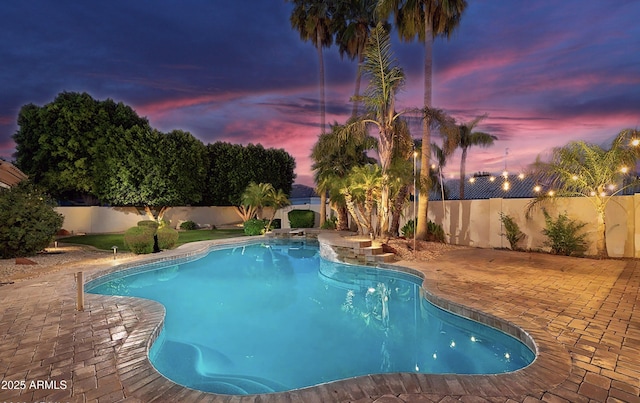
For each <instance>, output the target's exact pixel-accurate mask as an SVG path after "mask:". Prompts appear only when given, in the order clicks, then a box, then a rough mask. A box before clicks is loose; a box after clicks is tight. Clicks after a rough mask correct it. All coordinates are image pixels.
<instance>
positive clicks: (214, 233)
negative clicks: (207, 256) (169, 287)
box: [58, 229, 244, 251]
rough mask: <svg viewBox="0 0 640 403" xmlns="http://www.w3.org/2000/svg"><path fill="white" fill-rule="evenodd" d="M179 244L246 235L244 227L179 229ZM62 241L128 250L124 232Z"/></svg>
mask: <svg viewBox="0 0 640 403" xmlns="http://www.w3.org/2000/svg"><path fill="white" fill-rule="evenodd" d="M179 234H180V235H179V237H178V245H182V244H185V243H189V242H196V241H210V240H213V239H223V238H233V237H238V236H244V231H243V230H242V229H213V230H194V231H179ZM58 241H59V242H61V243H76V244H82V245H91V246H93V247H95V248H97V249H104V250H109V251H110V250H111V247H112V246H117V247H118V250H119V251H128V250H129V249H128V248H127V247H126V246H125V244H124V233H122V234H93V235H79V236H70V237H65V238H60V239H59V240H58Z"/></svg>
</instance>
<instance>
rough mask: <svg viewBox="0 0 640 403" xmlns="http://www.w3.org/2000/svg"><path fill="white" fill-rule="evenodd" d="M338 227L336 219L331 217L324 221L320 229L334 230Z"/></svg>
mask: <svg viewBox="0 0 640 403" xmlns="http://www.w3.org/2000/svg"><path fill="white" fill-rule="evenodd" d="M337 226H338V217H331V218H329V219H328V220H326V221H325V222H324V223H323V224H322V225H321V226H320V228H322V229H332V230H333V229H336V227H337Z"/></svg>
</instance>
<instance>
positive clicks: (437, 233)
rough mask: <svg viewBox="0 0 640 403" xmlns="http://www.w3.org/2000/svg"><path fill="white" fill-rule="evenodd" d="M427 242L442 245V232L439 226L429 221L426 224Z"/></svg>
mask: <svg viewBox="0 0 640 403" xmlns="http://www.w3.org/2000/svg"><path fill="white" fill-rule="evenodd" d="M427 241H431V242H443V243H444V241H445V237H444V230H443V229H442V227H441V226H440V224H436V223H434V222H433V221H431V220H429V222H427Z"/></svg>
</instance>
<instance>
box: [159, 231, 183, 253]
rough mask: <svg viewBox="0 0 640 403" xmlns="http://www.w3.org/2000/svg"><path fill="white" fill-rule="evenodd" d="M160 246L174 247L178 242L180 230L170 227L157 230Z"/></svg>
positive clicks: (161, 247) (163, 247)
mask: <svg viewBox="0 0 640 403" xmlns="http://www.w3.org/2000/svg"><path fill="white" fill-rule="evenodd" d="M157 236H158V247H159V248H160V249H173V248H175V246H176V243H177V242H178V236H179V234H178V231H176V230H174V229H173V228H170V227H161V228H159V229H158V232H157Z"/></svg>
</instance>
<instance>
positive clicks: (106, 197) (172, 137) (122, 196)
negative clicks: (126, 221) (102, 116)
mask: <svg viewBox="0 0 640 403" xmlns="http://www.w3.org/2000/svg"><path fill="white" fill-rule="evenodd" d="M107 153H108V155H107V158H105V161H104V164H103V165H102V166H101V172H102V174H101V180H100V184H101V187H100V189H99V192H98V195H99V198H100V200H102V201H103V202H106V203H109V204H112V205H117V206H137V207H144V209H145V212H146V213H147V216H149V218H150V219H154V220H157V221H158V222H160V221H162V218H163V216H164V214H165V212H166V211H167V209H169V208H170V207H172V206H184V205H189V204H195V203H197V202H199V201H200V200H201V197H202V191H201V187H202V183H204V181H205V175H206V149H205V147H204V145H203V144H202V142H201V141H200V140H198V139H196V138H195V137H193V136H192V135H191V134H190V133H188V132H183V131H180V130H174V131H172V132H170V133H168V134H163V133H161V132H159V131H157V130H144V129H141V128H139V127H134V128H133V129H131V130H127V131H126V132H125V136H124V137H123V139H122V141H121V142H120V143H118V144H117V145H116V146H114V147H112V148H111V149H109V150H108V151H107Z"/></svg>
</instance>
